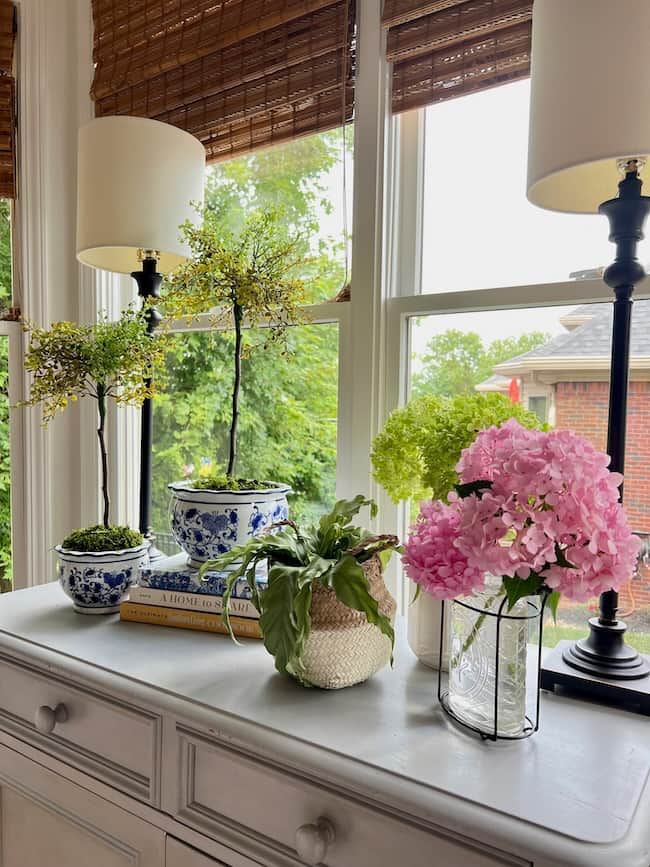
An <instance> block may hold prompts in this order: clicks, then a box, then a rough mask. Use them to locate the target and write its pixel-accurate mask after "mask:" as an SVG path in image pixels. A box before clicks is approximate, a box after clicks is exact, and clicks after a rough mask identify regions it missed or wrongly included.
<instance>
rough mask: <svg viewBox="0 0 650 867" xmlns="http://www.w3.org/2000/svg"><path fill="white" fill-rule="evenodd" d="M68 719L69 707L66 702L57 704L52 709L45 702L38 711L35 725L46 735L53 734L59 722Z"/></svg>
mask: <svg viewBox="0 0 650 867" xmlns="http://www.w3.org/2000/svg"><path fill="white" fill-rule="evenodd" d="M67 719H68V709H67V708H66V706H65V705H64V704H57V706H56V707H55V708H54V710H52V708H51V707H48V706H47V705H46V704H43V705H41V706H40V707H39V709H38V710H37V711H36V714H35V716H34V725H35V726H36V728H37V729H38V730H39V732H42V733H43V734H44V735H49V734H52V732H53V731H54V727H55V726H56V724H57V723H64V722H65V721H66V720H67Z"/></svg>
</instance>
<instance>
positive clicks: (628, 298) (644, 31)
mask: <svg viewBox="0 0 650 867" xmlns="http://www.w3.org/2000/svg"><path fill="white" fill-rule="evenodd" d="M648 46H650V2H648V0H624V2H612V0H535V3H534V5H533V41H532V69H531V103H530V130H529V145H528V198H529V200H530V201H531V202H532V203H533V204H534V205H538V206H539V207H541V208H547V209H550V210H555V211H562V212H568V213H575V214H604V215H605V216H606V217H607V219H608V220H609V229H610V234H609V240H610V241H612V242H613V243H614V244H615V245H616V256H615V261H614V263H613V264H612V265H610V266H609V267H608V268H607V269H606V270H605V273H604V275H603V279H604V281H605V283H606V284H607V285H608V286H609V287H611V289H612V290H613V292H614V313H613V329H612V356H611V374H610V388H609V418H608V430H607V452H608V454H609V455H610V458H611V469H612V470H613V471H616V472H620V473H622V472H623V470H624V465H625V428H626V409H627V390H628V378H629V356H630V329H631V316H632V294H633V291H634V287H635V285H636V284H637V283H638V282H639V281H640V280H641V279H642V278H643V277H644V276H645V272H644V269H643V267H642V265H641V263H640V262H639V260H638V259H637V244H638V242H639V241H640V240H642V239H643V225H644V221H645V218H646V216H647V214H648V211H649V210H650V198H649V197H647V196H643V195H642V194H641V188H642V180H641V175H642V173H643V170H644V168H645V169H646V176H647V177H650V165H648V163H647V160H648V155H649V154H650V61H649V60H648ZM617 190H618V194H617ZM622 496H623V491H622V489H621V497H622ZM617 610H618V594H617V593H615V592H614V591H613V590H611V591H608V592H606V593H603V594H602V596H601V597H600V603H599V613H598V616H597V617H593V618H592V619H591V620H590V621H589V630H590V631H589V636H588V637H587V638H585V639H584V640H581V641H578V642H576V643H571V642H562V643H561V645H560V646H558V648H557V649H556V651H555V652H554V654H552V655H551V657H550V658H549V659H548V660H547V662H546V665H545V668H544V672H543V676H542V686H543V687H544V688H553V686H555V685H557V684H560V685H564V686H576V687H579V688H582V689H587V690H588V691H589V692H591V693H592V694H597V695H599V696H600V697H602V698H605V699H607V700H618V699H620V700H631V701H635V702H637V703H639V704H640V705H641V706H642V709H643V708H644V707H645V708H646V709H647V712H649V713H650V706H649V705H650V678H649V677H648V674H650V666H649V665H648V661H647V659H644V658H643V657H642V656H640V655H639V654H638V653H637V652H636V651H635V650H634V649H632V648H630V647H629V646H628V645H627V644H626V643H625V638H624V633H625V629H626V626H625V624H624V623H623V622H622V621H620V620H619V619H618V618H617Z"/></svg>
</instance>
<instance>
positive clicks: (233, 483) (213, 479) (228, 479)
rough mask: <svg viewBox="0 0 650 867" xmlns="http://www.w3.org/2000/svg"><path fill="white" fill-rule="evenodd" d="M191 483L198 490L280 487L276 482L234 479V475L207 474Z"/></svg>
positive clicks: (267, 489)
mask: <svg viewBox="0 0 650 867" xmlns="http://www.w3.org/2000/svg"><path fill="white" fill-rule="evenodd" d="M191 484H192V487H193V488H195V489H196V490H197V491H272V490H273V489H274V488H277V487H278V486H277V485H276V484H275V483H274V482H260V481H258V479H234V478H232V476H205V477H201V478H198V479H192V482H191Z"/></svg>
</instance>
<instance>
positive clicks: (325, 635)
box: [303, 556, 397, 689]
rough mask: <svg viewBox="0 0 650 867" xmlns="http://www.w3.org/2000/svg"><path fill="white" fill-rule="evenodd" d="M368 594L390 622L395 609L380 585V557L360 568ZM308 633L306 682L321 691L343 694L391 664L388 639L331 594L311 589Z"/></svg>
mask: <svg viewBox="0 0 650 867" xmlns="http://www.w3.org/2000/svg"><path fill="white" fill-rule="evenodd" d="M362 568H363V571H364V572H365V573H366V577H367V579H368V584H369V587H370V593H371V595H372V596H373V598H374V599H376V600H377V603H378V605H379V610H380V611H381V613H382V614H384V615H385V616H386V617H389V618H390V620H391V622H392V621H394V619H395V612H396V609H397V604H396V602H395V600H394V599H393V597H392V596H391V594H390V593H389V592H388V588H387V587H386V585H385V583H384V578H383V574H382V565H381V560H380V559H379V557H377V556H374V557H371V558H370V560H367V561H366V562H365V563H363V564H362ZM310 614H311V633H310V635H309V638H308V639H307V642H306V644H305V650H304V654H303V663H304V667H305V678H306V680H308V681H309V682H310V683H311V684H313V685H314V686H319V687H321V688H323V689H341V688H342V687H345V686H353V685H354V684H356V683H361V682H362V681H364V680H367V679H368V678H369V677H372V675H373V674H376V673H377V672H378V671H379V670H380V669H382V668H384V666H385V665H387V664H388V662H389V661H390V654H391V645H390V639H389V638H388V637H387V636H386V635H384V634H383V633H382V632H381V631H380V630H379V628H378V627H377V626H374V625H373V624H371V623H368V619H367V618H366V615H365V614H363V613H362V612H361V611H355V610H354V609H352V608H348V607H347V605H344V604H343V603H342V602H340V601H339V600H338V599H337V598H336V594H335V593H334V591H333V590H330V589H328V588H327V587H323V586H322V584H318V583H316V584H314V588H313V595H312V603H311V609H310Z"/></svg>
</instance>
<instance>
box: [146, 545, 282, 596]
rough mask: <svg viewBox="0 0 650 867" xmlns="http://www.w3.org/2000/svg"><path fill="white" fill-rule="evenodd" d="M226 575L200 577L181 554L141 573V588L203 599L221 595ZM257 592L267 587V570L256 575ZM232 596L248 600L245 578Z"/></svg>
mask: <svg viewBox="0 0 650 867" xmlns="http://www.w3.org/2000/svg"><path fill="white" fill-rule="evenodd" d="M228 575H229V573H228V572H206V574H205V577H204V579H203V580H202V579H200V578H199V573H198V570H197V569H193V568H191V567H190V566H188V565H187V554H185V553H183V552H181V553H180V554H175V555H174V556H173V557H164V558H163V559H161V560H158V561H156V562H155V563H153V564H151V565H149V566H144V567H143V568H142V569H141V570H140V579H139V582H138V583H139V585H140V587H148V588H150V589H151V590H174V591H175V592H177V593H201V594H205V595H206V596H223V594H224V591H225V589H226V581H227V579H228ZM256 577H257V584H258V586H259V588H260V590H263V589H265V588H266V570H265V569H260V571H259V572H258V573H257V576H256ZM232 595H233V597H234V598H235V599H250V598H251V589H250V587H249V586H248V584H247V583H246V580H245V579H244V578H242V579H240V580H239V581H237V583H236V584H235V586H234V587H233V591H232Z"/></svg>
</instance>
